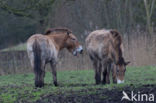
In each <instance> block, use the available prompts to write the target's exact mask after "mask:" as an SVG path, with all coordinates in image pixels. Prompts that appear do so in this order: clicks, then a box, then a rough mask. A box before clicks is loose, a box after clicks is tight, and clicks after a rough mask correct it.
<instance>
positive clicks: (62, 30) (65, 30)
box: [44, 28, 72, 35]
mask: <svg viewBox="0 0 156 103" xmlns="http://www.w3.org/2000/svg"><path fill="white" fill-rule="evenodd" d="M52 32H67V34H70V33H72V31H71V30H69V29H67V28H49V29H48V30H47V31H46V32H45V33H44V35H48V34H50V33H52Z"/></svg>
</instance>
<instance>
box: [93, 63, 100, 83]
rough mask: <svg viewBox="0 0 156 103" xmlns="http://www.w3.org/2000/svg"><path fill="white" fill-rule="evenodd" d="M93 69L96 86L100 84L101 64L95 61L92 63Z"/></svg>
mask: <svg viewBox="0 0 156 103" xmlns="http://www.w3.org/2000/svg"><path fill="white" fill-rule="evenodd" d="M93 65H94V69H95V81H96V84H100V83H101V63H100V62H99V61H98V60H97V61H94V63H93Z"/></svg>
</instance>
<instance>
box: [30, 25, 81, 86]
mask: <svg viewBox="0 0 156 103" xmlns="http://www.w3.org/2000/svg"><path fill="white" fill-rule="evenodd" d="M63 48H67V50H68V51H69V52H71V53H72V54H73V55H74V56H76V55H77V53H82V51H83V48H82V46H81V45H80V44H79V42H78V40H77V38H76V36H74V34H72V31H70V30H69V29H66V28H55V29H49V30H47V31H46V33H45V34H44V35H42V34H35V35H32V36H31V37H30V38H29V39H28V41H27V53H28V57H29V59H30V62H31V66H32V68H33V69H34V73H35V86H36V87H43V86H44V77H45V65H46V64H47V63H50V65H51V68H52V75H53V83H54V85H55V86H57V85H58V84H57V76H56V63H57V58H58V53H59V51H61V50H62V49H63Z"/></svg>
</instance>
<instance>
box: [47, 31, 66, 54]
mask: <svg viewBox="0 0 156 103" xmlns="http://www.w3.org/2000/svg"><path fill="white" fill-rule="evenodd" d="M49 37H50V38H51V39H52V40H53V41H54V44H55V47H56V49H57V50H58V51H60V50H62V49H63V48H65V41H66V39H67V36H66V35H65V34H51V35H49Z"/></svg>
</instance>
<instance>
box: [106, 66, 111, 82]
mask: <svg viewBox="0 0 156 103" xmlns="http://www.w3.org/2000/svg"><path fill="white" fill-rule="evenodd" d="M110 69H111V64H108V66H107V73H106V83H107V84H110V79H109V74H110Z"/></svg>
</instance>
